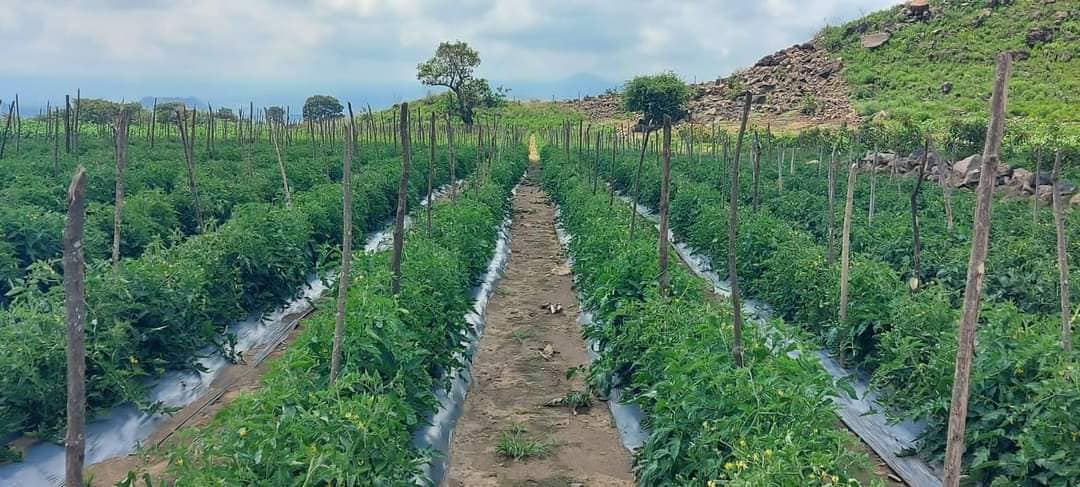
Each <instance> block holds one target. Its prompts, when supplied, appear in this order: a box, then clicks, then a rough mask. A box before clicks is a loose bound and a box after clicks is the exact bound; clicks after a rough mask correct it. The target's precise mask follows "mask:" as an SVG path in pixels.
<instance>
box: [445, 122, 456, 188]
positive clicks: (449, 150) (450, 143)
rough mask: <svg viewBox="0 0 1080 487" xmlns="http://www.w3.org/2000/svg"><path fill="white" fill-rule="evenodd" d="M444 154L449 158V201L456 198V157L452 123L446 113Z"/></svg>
mask: <svg viewBox="0 0 1080 487" xmlns="http://www.w3.org/2000/svg"><path fill="white" fill-rule="evenodd" d="M446 154H447V157H448V158H449V159H450V161H449V162H450V201H454V200H455V199H457V157H456V156H454V123H453V121H452V120H451V119H450V113H449V112H447V114H446Z"/></svg>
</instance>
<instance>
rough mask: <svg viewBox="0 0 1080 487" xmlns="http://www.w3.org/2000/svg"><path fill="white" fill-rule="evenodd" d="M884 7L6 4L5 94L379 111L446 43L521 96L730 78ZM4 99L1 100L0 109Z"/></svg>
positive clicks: (402, 93)
mask: <svg viewBox="0 0 1080 487" xmlns="http://www.w3.org/2000/svg"><path fill="white" fill-rule="evenodd" d="M893 3H896V2H895V1H892V0H861V1H860V0H758V1H751V0H711V1H709V0H682V1H679V0H669V1H662V0H594V1H570V0H565V1H564V0H459V1H453V2H450V1H436V0H309V1H302V0H183V1H179V0H176V1H172V0H69V1H60V0H0V12H3V15H0V46H4V49H3V51H4V53H5V54H4V59H3V61H2V62H0V98H3V99H5V100H7V99H10V98H11V97H12V96H13V94H14V93H15V92H19V93H20V96H21V98H22V99H23V100H25V101H24V103H23V104H24V105H25V106H27V107H34V106H36V105H37V104H39V103H43V102H44V100H45V99H46V98H51V99H53V100H56V99H62V97H63V94H64V93H67V92H70V93H74V91H75V89H76V88H81V89H82V91H83V93H84V96H91V97H106V98H116V99H119V98H125V99H138V98H141V97H144V96H195V97H198V98H199V99H202V100H208V101H211V102H215V103H216V104H225V105H232V104H237V105H238V104H240V103H243V102H245V101H247V100H249V99H252V100H254V101H255V102H256V103H257V104H269V103H290V104H297V105H299V104H300V103H301V102H302V100H303V98H304V97H305V96H306V95H308V94H312V93H330V94H335V95H338V96H339V97H342V98H344V99H349V100H351V101H353V102H354V103H364V102H370V103H372V105H376V106H382V105H385V104H389V103H392V102H394V101H396V100H398V99H403V98H404V99H407V98H412V97H416V96H419V95H422V94H424V93H425V92H426V91H428V88H426V87H423V86H421V85H419V83H417V82H416V78H415V72H416V64H417V63H418V62H420V61H422V60H424V59H426V58H428V57H430V56H431V54H432V52H433V51H434V48H435V46H436V45H437V44H438V43H439V42H440V41H443V40H464V41H467V42H469V43H470V44H471V45H473V46H474V47H475V48H476V49H477V50H478V51H479V52H480V55H481V58H482V59H483V64H482V65H481V67H480V70H479V74H480V75H481V76H484V77H487V78H489V79H491V80H493V81H494V82H495V83H496V84H502V85H505V86H507V87H509V88H511V89H512V90H513V91H512V94H513V95H514V96H515V97H517V98H544V99H550V98H551V97H552V96H556V97H559V98H563V97H574V96H577V95H578V94H579V93H595V92H597V91H600V90H602V89H604V88H606V87H616V86H618V85H620V84H621V83H622V82H623V81H625V80H626V79H627V78H629V77H631V76H633V75H635V74H640V73H650V72H659V71H664V70H674V71H676V72H677V73H679V74H680V75H681V76H682V77H683V78H684V79H685V80H687V81H695V80H706V79H712V78H716V77H718V76H723V75H727V74H729V73H730V72H731V71H733V70H735V69H737V68H739V67H743V66H747V65H749V64H752V63H753V62H754V61H755V60H757V59H758V58H759V57H761V56H762V55H764V54H768V53H770V52H773V51H775V50H777V49H781V48H784V47H787V46H789V45H791V44H794V43H797V42H802V41H804V40H807V39H809V38H810V37H811V36H812V35H813V34H814V33H815V32H816V31H817V30H819V29H820V28H821V27H822V26H823V25H825V24H826V23H834V24H835V23H839V22H842V21H845V20H849V19H852V18H855V17H858V16H860V15H863V14H865V13H869V12H871V11H874V10H877V9H880V8H883V7H886V6H888V5H890V4H893ZM5 103H6V102H5Z"/></svg>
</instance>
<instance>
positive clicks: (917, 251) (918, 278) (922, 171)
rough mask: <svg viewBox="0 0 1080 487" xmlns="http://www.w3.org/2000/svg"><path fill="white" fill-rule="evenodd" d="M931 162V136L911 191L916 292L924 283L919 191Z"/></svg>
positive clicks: (912, 243) (927, 138)
mask: <svg viewBox="0 0 1080 487" xmlns="http://www.w3.org/2000/svg"><path fill="white" fill-rule="evenodd" d="M929 161H930V136H929V135H927V136H926V142H925V143H924V145H923V157H922V163H921V164H919V175H918V180H916V181H915V189H914V190H912V191H911V239H912V242H911V248H912V250H913V255H912V260H913V266H912V276H911V277H912V279H913V280H912V281H911V283H912V286H911V290H912V291H914V290H916V289H918V288H919V285H920V283H921V282H922V239H921V238H920V235H919V191H921V190H922V185H923V180H924V179H926V165H927V164H928V163H929Z"/></svg>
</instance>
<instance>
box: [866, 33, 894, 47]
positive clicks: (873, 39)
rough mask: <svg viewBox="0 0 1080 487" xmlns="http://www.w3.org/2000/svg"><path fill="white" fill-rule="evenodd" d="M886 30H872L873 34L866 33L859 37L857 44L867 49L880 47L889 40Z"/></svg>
mask: <svg viewBox="0 0 1080 487" xmlns="http://www.w3.org/2000/svg"><path fill="white" fill-rule="evenodd" d="M889 37H890V35H889V33H888V32H874V33H873V34H866V35H864V36H862V37H861V38H860V39H859V44H860V45H862V47H865V48H867V49H873V48H875V47H880V46H881V45H883V44H885V43H886V42H888V40H889Z"/></svg>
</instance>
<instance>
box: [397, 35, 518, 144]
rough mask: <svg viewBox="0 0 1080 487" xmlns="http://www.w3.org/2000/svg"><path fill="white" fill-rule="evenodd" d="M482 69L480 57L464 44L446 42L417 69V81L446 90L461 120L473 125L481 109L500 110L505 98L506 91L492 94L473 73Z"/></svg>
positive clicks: (484, 81) (493, 91)
mask: <svg viewBox="0 0 1080 487" xmlns="http://www.w3.org/2000/svg"><path fill="white" fill-rule="evenodd" d="M479 65H480V54H479V53H477V52H476V50H475V49H473V48H471V47H469V44H467V43H465V42H461V41H458V42H443V43H441V44H439V47H438V48H437V49H436V50H435V56H434V57H432V58H431V59H428V60H427V61H425V62H422V63H420V64H418V65H417V66H416V79H418V80H420V82H421V83H423V84H425V85H429V86H445V87H447V88H449V89H450V92H452V93H453V95H452V96H453V97H454V98H455V101H456V103H454V105H456V111H457V112H458V115H459V116H460V117H461V120H462V121H464V122H465V124H467V125H472V123H473V117H474V113H475V110H476V107H478V106H497V105H500V104H502V102H503V101H504V100H505V98H506V92H505V90H502V89H499V90H492V89H491V84H490V83H488V81H487V80H486V79H484V78H477V77H476V76H475V73H474V70H475V69H476V67H477V66H479Z"/></svg>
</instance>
